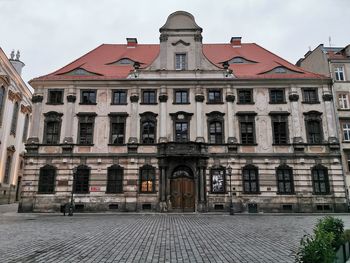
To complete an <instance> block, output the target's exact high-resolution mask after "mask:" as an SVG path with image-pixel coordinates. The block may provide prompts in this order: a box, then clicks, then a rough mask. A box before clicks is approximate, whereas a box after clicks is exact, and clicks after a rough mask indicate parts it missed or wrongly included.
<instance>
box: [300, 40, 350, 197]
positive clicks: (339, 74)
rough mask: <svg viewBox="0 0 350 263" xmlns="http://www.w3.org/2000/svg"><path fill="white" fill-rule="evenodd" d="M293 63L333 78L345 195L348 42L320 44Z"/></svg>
mask: <svg viewBox="0 0 350 263" xmlns="http://www.w3.org/2000/svg"><path fill="white" fill-rule="evenodd" d="M297 65H299V66H301V67H303V68H305V69H307V70H310V71H313V72H317V73H320V74H323V75H326V76H328V77H330V78H332V80H333V96H334V98H335V99H334V106H335V108H336V114H337V125H338V130H339V138H340V145H341V149H342V157H343V158H342V161H343V169H344V175H345V177H346V182H347V183H346V185H347V194H349V189H350V104H349V103H350V101H349V97H350V45H347V46H346V47H325V46H324V45H323V44H320V45H319V46H318V47H316V48H315V49H314V50H313V51H308V52H307V53H306V54H305V56H304V58H302V59H300V60H299V61H298V63H297Z"/></svg>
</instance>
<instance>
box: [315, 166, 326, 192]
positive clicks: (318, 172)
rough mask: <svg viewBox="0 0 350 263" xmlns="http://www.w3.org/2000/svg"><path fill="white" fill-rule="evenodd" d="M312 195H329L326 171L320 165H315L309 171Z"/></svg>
mask: <svg viewBox="0 0 350 263" xmlns="http://www.w3.org/2000/svg"><path fill="white" fill-rule="evenodd" d="M311 173H312V183H313V188H314V194H316V195H322V194H329V193H330V191H329V181H328V169H327V168H326V167H324V166H322V165H316V166H315V167H313V168H312V170H311Z"/></svg>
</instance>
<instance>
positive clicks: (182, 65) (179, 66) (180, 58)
mask: <svg viewBox="0 0 350 263" xmlns="http://www.w3.org/2000/svg"><path fill="white" fill-rule="evenodd" d="M186 68H187V61H186V54H185V53H177V54H175V69H176V70H186Z"/></svg>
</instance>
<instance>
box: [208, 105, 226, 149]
mask: <svg viewBox="0 0 350 263" xmlns="http://www.w3.org/2000/svg"><path fill="white" fill-rule="evenodd" d="M206 115H207V127H208V143H210V144H223V143H225V120H224V116H225V113H222V112H219V111H212V112H210V113H207V114H206ZM214 123H219V124H220V125H221V133H217V131H216V127H215V132H214V134H213V133H212V132H211V125H212V124H214ZM212 135H213V136H214V138H215V141H214V142H213V141H212V140H211V139H212V137H211V136H212ZM217 136H221V140H220V139H218V138H217Z"/></svg>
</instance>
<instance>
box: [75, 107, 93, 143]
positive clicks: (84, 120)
mask: <svg viewBox="0 0 350 263" xmlns="http://www.w3.org/2000/svg"><path fill="white" fill-rule="evenodd" d="M77 116H78V136H77V144H78V145H86V146H92V145H94V130H95V118H96V116H97V114H96V113H85V112H84V113H78V114H77ZM89 118H91V119H89ZM82 124H84V125H85V124H90V125H91V135H89V136H90V137H91V142H90V141H88V142H82V138H81V137H82V136H81V128H82ZM85 137H87V136H85ZM85 141H87V139H85Z"/></svg>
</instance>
